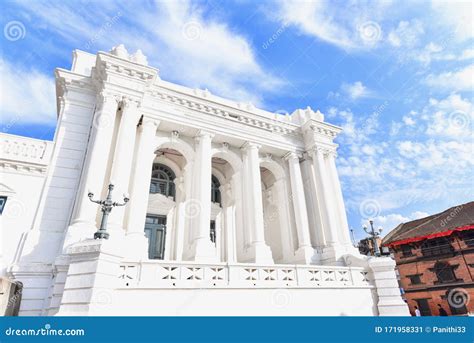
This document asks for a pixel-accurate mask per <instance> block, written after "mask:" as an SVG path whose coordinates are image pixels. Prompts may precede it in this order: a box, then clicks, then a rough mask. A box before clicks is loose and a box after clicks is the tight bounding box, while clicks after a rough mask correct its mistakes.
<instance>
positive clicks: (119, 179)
mask: <svg viewBox="0 0 474 343" xmlns="http://www.w3.org/2000/svg"><path fill="white" fill-rule="evenodd" d="M121 106H122V117H121V119H120V125H119V130H118V134H117V141H116V145H115V152H114V160H113V162H112V172H111V177H110V179H111V181H112V182H114V183H115V189H114V201H117V202H121V201H122V200H123V194H124V193H129V183H130V173H131V169H132V161H133V153H134V149H135V138H136V134H137V124H138V120H139V112H138V103H137V102H136V101H134V100H130V99H125V100H123V101H122V105H121ZM127 206H128V205H127ZM124 214H125V207H124V206H117V207H115V208H114V209H113V210H112V212H111V214H110V218H109V221H110V231H112V233H111V236H112V235H116V236H117V238H120V237H121V236H123V235H124V234H125V232H124V229H123V227H124V222H123V221H124ZM111 238H112V237H111Z"/></svg>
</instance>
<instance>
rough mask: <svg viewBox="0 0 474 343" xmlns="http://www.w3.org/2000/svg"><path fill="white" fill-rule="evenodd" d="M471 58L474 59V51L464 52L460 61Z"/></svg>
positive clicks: (467, 50)
mask: <svg viewBox="0 0 474 343" xmlns="http://www.w3.org/2000/svg"><path fill="white" fill-rule="evenodd" d="M471 58H474V49H466V50H464V51H463V52H462V54H461V56H460V57H459V59H460V60H469V59H471Z"/></svg>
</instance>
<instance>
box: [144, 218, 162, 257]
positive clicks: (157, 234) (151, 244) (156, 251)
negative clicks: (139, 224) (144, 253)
mask: <svg viewBox="0 0 474 343" xmlns="http://www.w3.org/2000/svg"><path fill="white" fill-rule="evenodd" d="M145 236H146V237H147V238H148V258H149V259H157V260H162V259H163V258H164V256H165V242H166V217H165V216H147V217H146V221H145Z"/></svg>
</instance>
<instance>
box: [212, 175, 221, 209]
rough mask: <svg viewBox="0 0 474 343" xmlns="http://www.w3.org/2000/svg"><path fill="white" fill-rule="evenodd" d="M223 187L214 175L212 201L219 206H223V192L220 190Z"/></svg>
mask: <svg viewBox="0 0 474 343" xmlns="http://www.w3.org/2000/svg"><path fill="white" fill-rule="evenodd" d="M220 186H221V184H220V182H219V180H218V179H217V177H215V176H214V175H212V178H211V201H212V202H215V203H218V204H219V205H220V204H221V191H220V190H219V187H220Z"/></svg>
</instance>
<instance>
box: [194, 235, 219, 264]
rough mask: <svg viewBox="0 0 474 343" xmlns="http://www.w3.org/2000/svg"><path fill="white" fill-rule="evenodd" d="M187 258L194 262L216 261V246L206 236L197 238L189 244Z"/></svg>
mask: <svg viewBox="0 0 474 343" xmlns="http://www.w3.org/2000/svg"><path fill="white" fill-rule="evenodd" d="M189 259H190V260H192V261H196V262H217V251H216V246H215V245H214V244H213V243H212V242H211V241H210V239H208V238H198V239H196V240H195V241H194V242H193V244H192V246H191V254H190V258H189Z"/></svg>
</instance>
